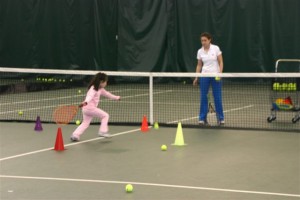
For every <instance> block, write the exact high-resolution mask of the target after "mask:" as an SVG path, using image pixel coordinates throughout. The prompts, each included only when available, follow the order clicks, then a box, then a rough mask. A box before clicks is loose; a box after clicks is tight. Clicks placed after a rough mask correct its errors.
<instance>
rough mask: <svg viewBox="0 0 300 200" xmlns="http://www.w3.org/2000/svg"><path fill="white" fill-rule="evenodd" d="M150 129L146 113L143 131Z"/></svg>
mask: <svg viewBox="0 0 300 200" xmlns="http://www.w3.org/2000/svg"><path fill="white" fill-rule="evenodd" d="M148 130H149V127H148V121H147V117H146V116H145V115H144V117H143V122H142V127H141V131H142V132H147V131H148Z"/></svg>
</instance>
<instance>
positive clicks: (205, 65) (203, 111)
mask: <svg viewBox="0 0 300 200" xmlns="http://www.w3.org/2000/svg"><path fill="white" fill-rule="evenodd" d="M200 39H201V44H202V48H201V49H199V50H198V53H197V59H198V64H197V67H196V73H222V72H223V58H222V52H221V51H220V48H219V47H218V46H216V45H213V44H211V40H212V36H211V35H210V34H209V33H206V32H205V33H202V34H201V37H200ZM197 82H198V83H199V85H200V100H201V103H200V113H199V124H201V125H205V124H207V119H206V118H207V113H208V101H207V94H208V91H209V87H210V85H211V86H212V91H213V95H214V102H215V108H216V114H217V120H218V123H219V124H220V125H224V123H225V121H224V113H223V106H222V91H221V89H222V82H221V80H220V79H217V78H215V77H201V78H199V80H198V78H197V77H196V78H195V80H194V82H193V84H194V85H197Z"/></svg>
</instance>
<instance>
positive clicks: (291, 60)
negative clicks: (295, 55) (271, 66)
mask: <svg viewBox="0 0 300 200" xmlns="http://www.w3.org/2000/svg"><path fill="white" fill-rule="evenodd" d="M279 62H299V63H300V59H278V60H277V61H276V65H275V72H277V68H278V64H279ZM299 68H300V66H299Z"/></svg>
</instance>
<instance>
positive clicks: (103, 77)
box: [88, 72, 108, 91]
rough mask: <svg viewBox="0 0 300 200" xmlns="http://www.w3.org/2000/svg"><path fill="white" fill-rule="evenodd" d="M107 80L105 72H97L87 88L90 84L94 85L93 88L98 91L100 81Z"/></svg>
mask: <svg viewBox="0 0 300 200" xmlns="http://www.w3.org/2000/svg"><path fill="white" fill-rule="evenodd" d="M107 80H108V76H107V75H106V74H105V73H102V72H99V73H97V74H96V75H95V76H94V77H93V79H92V80H91V82H90V84H89V87H88V88H89V89H90V88H91V87H92V86H94V89H95V90H96V91H98V90H99V87H100V83H101V82H105V81H107Z"/></svg>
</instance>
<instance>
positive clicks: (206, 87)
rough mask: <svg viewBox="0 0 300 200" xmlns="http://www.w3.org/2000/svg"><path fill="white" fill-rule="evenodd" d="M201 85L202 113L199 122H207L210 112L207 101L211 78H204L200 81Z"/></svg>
mask: <svg viewBox="0 0 300 200" xmlns="http://www.w3.org/2000/svg"><path fill="white" fill-rule="evenodd" d="M199 85H200V112H199V121H205V122H206V117H207V112H208V101H207V94H208V90H209V85H210V78H209V77H202V78H200V79H199Z"/></svg>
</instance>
